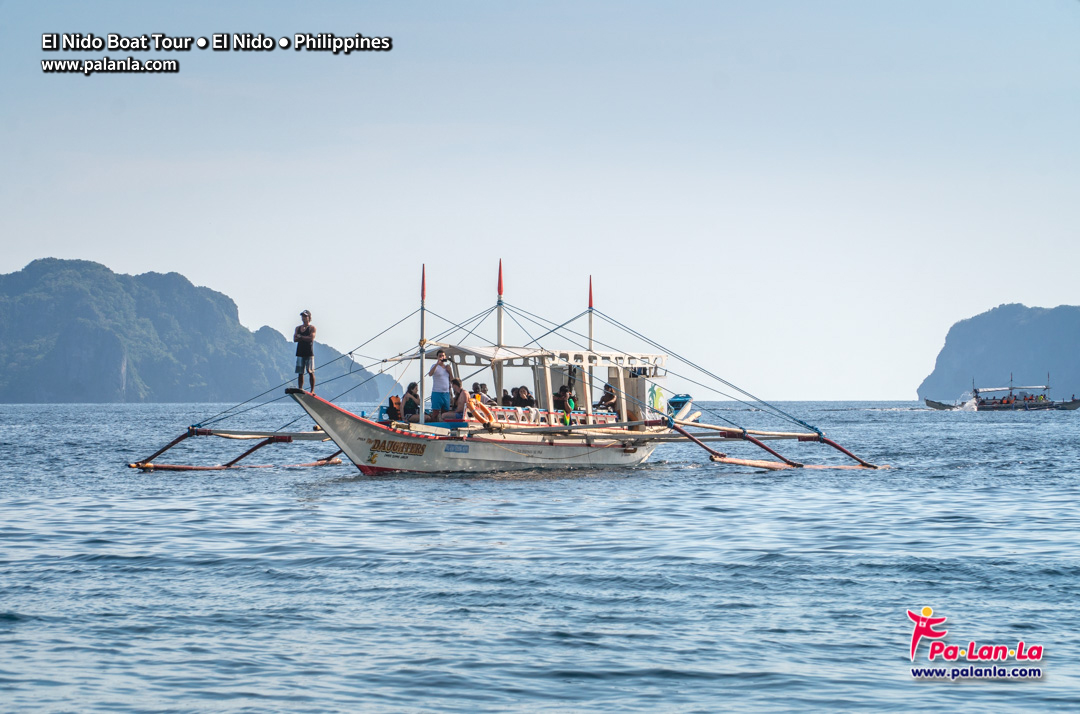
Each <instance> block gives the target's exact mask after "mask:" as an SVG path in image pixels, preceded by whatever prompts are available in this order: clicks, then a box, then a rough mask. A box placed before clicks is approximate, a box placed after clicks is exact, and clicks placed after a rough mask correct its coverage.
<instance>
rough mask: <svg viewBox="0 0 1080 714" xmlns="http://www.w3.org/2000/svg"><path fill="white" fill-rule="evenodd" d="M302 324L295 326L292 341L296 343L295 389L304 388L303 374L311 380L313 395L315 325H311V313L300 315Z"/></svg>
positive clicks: (305, 312)
mask: <svg viewBox="0 0 1080 714" xmlns="http://www.w3.org/2000/svg"><path fill="white" fill-rule="evenodd" d="M300 319H301V320H302V321H303V323H304V324H302V325H297V326H296V329H295V330H294V331H293V338H292V341H293V342H295V343H296V388H297V389H303V388H304V372H307V375H308V379H310V380H311V393H312V394H314V393H315V350H314V344H315V325H312V324H311V311H310V310H304V311H303V312H302V313H300Z"/></svg>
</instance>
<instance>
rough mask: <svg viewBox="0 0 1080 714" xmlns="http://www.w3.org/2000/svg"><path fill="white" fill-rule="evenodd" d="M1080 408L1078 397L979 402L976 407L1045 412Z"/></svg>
mask: <svg viewBox="0 0 1080 714" xmlns="http://www.w3.org/2000/svg"><path fill="white" fill-rule="evenodd" d="M1077 408H1080V399H1073V400H1071V401H1068V402H1024V401H1018V402H1013V403H1012V404H979V405H978V406H977V407H976V409H978V410H979V411H980V412H1046V411H1061V410H1066V411H1074V410H1075V409H1077Z"/></svg>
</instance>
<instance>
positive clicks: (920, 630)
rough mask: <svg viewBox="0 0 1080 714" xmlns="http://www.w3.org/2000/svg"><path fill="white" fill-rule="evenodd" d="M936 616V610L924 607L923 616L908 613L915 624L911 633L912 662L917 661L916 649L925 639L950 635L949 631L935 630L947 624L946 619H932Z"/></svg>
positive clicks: (909, 611)
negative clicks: (942, 624) (935, 626)
mask: <svg viewBox="0 0 1080 714" xmlns="http://www.w3.org/2000/svg"><path fill="white" fill-rule="evenodd" d="M933 614H934V608H932V607H924V608H923V609H922V615H916V614H915V613H914V612H912V611H911V610H908V611H907V616H908V617H909V618H911V621H912V622H914V623H915V629H914V630H912V631H911V661H912V662H914V661H915V648H916V647H918V646H919V640H921V639H922V638H924V637H932V638H935V639H936V638H938V637H944V636H945V635H947V634H949V631H948V630H935V629H934V625H940V624H941V623H943V622H945V620H946V619H948V618H945V617H930V616H931V615H933Z"/></svg>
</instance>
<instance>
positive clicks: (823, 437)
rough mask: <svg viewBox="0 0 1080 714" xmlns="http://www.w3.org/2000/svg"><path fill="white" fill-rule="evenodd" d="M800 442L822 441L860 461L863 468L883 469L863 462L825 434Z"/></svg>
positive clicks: (809, 436) (808, 436) (803, 439)
mask: <svg viewBox="0 0 1080 714" xmlns="http://www.w3.org/2000/svg"><path fill="white" fill-rule="evenodd" d="M799 441H820V442H821V443H822V444H828V445H829V446H831V447H833V448H834V449H836V450H837V451H839V452H841V453H844V454H847V455H848V456H850V457H851V458H853V459H854V460H855V461H858V462H859V464H861V465H862V466H865V467H866V468H868V469H878V468H881V467H880V466H877V465H875V464H872V463H870V462H869V461H865V460H863V459H860V458H859V457H858V456H856V455H855V454H853V453H851V452H850V451H848V450H847V449H845V448H844V447H843V446H840V444H837V443H836V442H835V441H833V440H832V439H830V438H828V437H826V436H825V435H824V434H808V435H807V436H805V437H802V436H800V437H799ZM886 468H888V467H886Z"/></svg>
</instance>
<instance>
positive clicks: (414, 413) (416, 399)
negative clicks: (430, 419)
mask: <svg viewBox="0 0 1080 714" xmlns="http://www.w3.org/2000/svg"><path fill="white" fill-rule="evenodd" d="M421 406H422V405H421V404H420V388H419V385H417V384H416V382H409V386H408V388H406V389H405V396H404V397H402V399H401V411H402V412H403V413H404V415H405V421H419V415H420V407H421Z"/></svg>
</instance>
